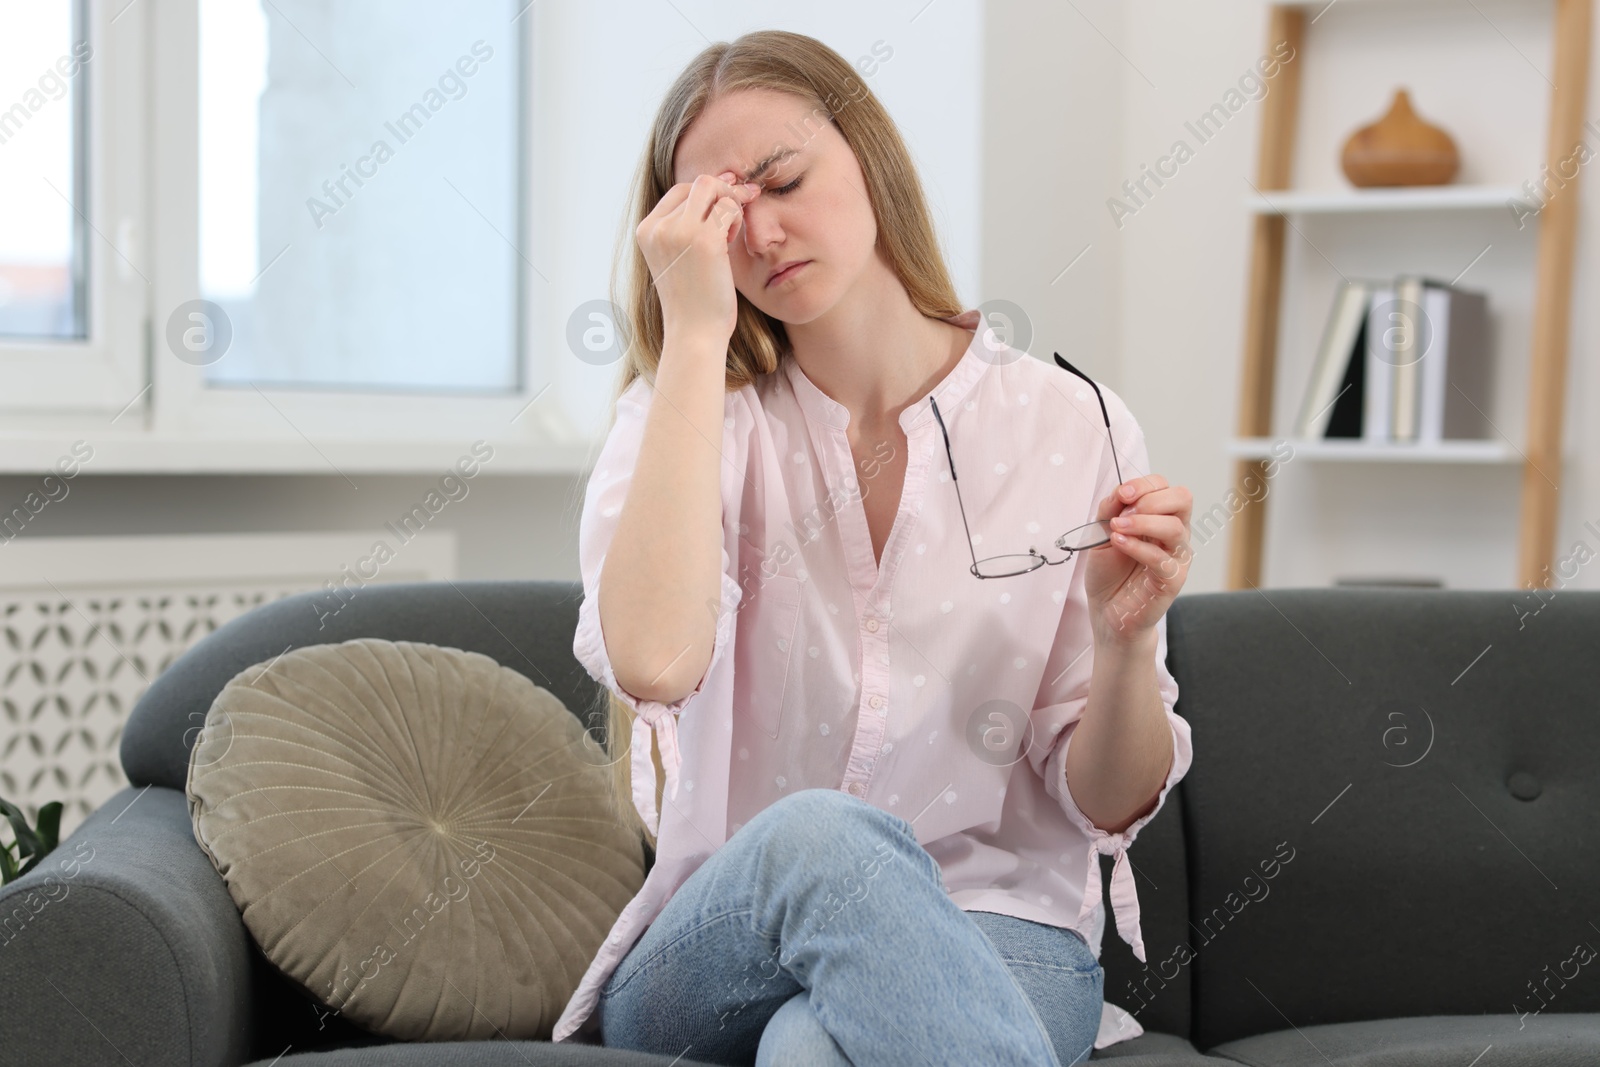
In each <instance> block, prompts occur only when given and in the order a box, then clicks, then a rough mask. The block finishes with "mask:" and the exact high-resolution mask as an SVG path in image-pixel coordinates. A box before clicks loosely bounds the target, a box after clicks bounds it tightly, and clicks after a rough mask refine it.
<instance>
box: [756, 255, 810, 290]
mask: <svg viewBox="0 0 1600 1067" xmlns="http://www.w3.org/2000/svg"><path fill="white" fill-rule="evenodd" d="M810 262H811V261H810V260H809V259H804V260H801V261H800V262H799V263H796V264H795V265H794V266H792V267H785V268H784V269H783V270H781V271H779V272H778V273H776V274H774V275H773V276H772V278H771V279H770V280H769V281H768V282H767V286H768V288H771V287H772V286H774V285H777V284H778V283H779V282H784V281H788V280H789V279H790V278H793V277H794V276H795V275H796V274H798V273H799V272H800V270H801V268H802V267H804V266H806V264H808V263H810Z"/></svg>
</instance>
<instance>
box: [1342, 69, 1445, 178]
mask: <svg viewBox="0 0 1600 1067" xmlns="http://www.w3.org/2000/svg"><path fill="white" fill-rule="evenodd" d="M1339 161H1340V164H1341V165H1342V166H1343V167H1344V173H1345V177H1347V178H1349V179H1350V182H1351V184H1353V185H1356V186H1358V187H1361V188H1368V187H1371V186H1379V185H1448V184H1449V183H1450V181H1451V180H1452V179H1453V178H1455V176H1456V171H1457V170H1459V169H1460V167H1461V157H1460V155H1459V154H1458V153H1457V152H1456V143H1455V141H1454V140H1452V139H1451V137H1450V135H1449V134H1448V133H1446V132H1445V131H1444V130H1442V129H1440V128H1439V127H1437V126H1433V125H1430V124H1429V123H1427V122H1424V121H1423V120H1422V119H1421V118H1419V117H1418V116H1417V113H1416V112H1415V111H1414V110H1412V107H1411V97H1410V96H1409V95H1407V93H1406V91H1405V90H1404V89H1396V90H1395V94H1394V102H1393V103H1392V104H1390V105H1389V113H1388V114H1387V115H1385V116H1383V118H1381V119H1379V120H1378V121H1377V122H1374V123H1373V124H1372V125H1370V126H1363V127H1362V128H1361V129H1359V130H1357V131H1356V132H1355V133H1353V134H1351V135H1350V138H1349V140H1347V141H1345V143H1344V151H1343V153H1342V154H1341V155H1340V160H1339Z"/></svg>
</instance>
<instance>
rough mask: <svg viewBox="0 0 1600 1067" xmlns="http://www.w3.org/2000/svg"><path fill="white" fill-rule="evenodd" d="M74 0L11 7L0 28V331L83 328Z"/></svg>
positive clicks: (80, 68)
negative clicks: (1, 220)
mask: <svg viewBox="0 0 1600 1067" xmlns="http://www.w3.org/2000/svg"><path fill="white" fill-rule="evenodd" d="M83 14H84V11H83V3H82V2H81V0H80V2H79V3H54V4H25V5H24V4H19V5H17V6H16V7H15V8H13V9H12V10H11V11H10V12H8V13H7V21H8V23H9V24H8V25H7V27H6V32H5V33H4V34H0V72H3V73H0V108H3V109H4V110H0V152H3V153H4V157H3V158H4V160H5V166H4V167H0V203H3V204H5V205H6V219H5V225H4V226H0V335H3V336H6V337H37V338H52V339H67V338H84V337H86V336H87V334H88V326H87V322H86V319H85V306H84V295H85V294H84V267H85V247H84V237H85V234H86V232H87V228H86V227H85V226H84V224H83V220H82V219H81V218H80V217H79V216H78V215H77V213H76V212H74V210H73V204H74V203H78V202H81V201H82V200H83V192H84V183H83V173H84V168H83V161H84V158H83V149H84V144H83V142H84V121H83V119H84V113H85V107H84V93H83V81H84V79H85V78H86V77H87V73H86V63H85V60H86V59H87V58H88V55H89V52H90V47H89V43H88V41H87V40H86V39H85V37H84V27H83Z"/></svg>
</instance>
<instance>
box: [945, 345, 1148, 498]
mask: <svg viewBox="0 0 1600 1067" xmlns="http://www.w3.org/2000/svg"><path fill="white" fill-rule="evenodd" d="M1055 357H1056V362H1057V363H1059V364H1061V365H1062V366H1063V367H1065V368H1066V369H1067V370H1069V371H1071V372H1072V373H1073V374H1076V375H1077V376H1078V377H1080V378H1082V379H1083V380H1084V381H1086V382H1088V383H1089V388H1091V389H1093V390H1094V398H1095V399H1096V400H1098V401H1100V417H1101V418H1103V419H1105V420H1106V440H1107V441H1109V442H1110V443H1111V464H1112V466H1113V467H1115V468H1116V471H1117V484H1118V485H1121V484H1122V464H1121V463H1119V462H1117V442H1116V441H1115V440H1113V439H1112V436H1111V415H1110V414H1109V413H1108V412H1107V411H1106V398H1105V397H1103V396H1101V395H1100V387H1099V386H1098V385H1096V384H1094V379H1093V378H1091V377H1089V376H1088V375H1087V374H1085V373H1083V371H1081V370H1079V369H1078V368H1077V367H1074V366H1073V365H1072V364H1070V363H1068V362H1067V361H1066V360H1065V359H1063V358H1062V356H1061V353H1060V352H1057V353H1055ZM951 477H954V475H951Z"/></svg>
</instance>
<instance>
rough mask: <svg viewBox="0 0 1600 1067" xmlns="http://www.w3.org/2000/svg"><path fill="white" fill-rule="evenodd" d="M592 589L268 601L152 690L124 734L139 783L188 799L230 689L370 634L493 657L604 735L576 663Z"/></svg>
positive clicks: (513, 588) (455, 588)
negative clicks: (190, 781)
mask: <svg viewBox="0 0 1600 1067" xmlns="http://www.w3.org/2000/svg"><path fill="white" fill-rule="evenodd" d="M582 593H583V588H582V586H581V585H580V584H579V583H578V582H575V581H548V582H511V581H484V582H395V583H390V584H372V585H368V586H365V587H363V588H362V589H360V590H358V591H357V592H356V594H355V595H354V596H353V597H351V598H350V600H349V601H348V602H347V603H346V604H345V605H344V607H343V608H342V609H340V610H339V611H338V612H336V613H333V614H329V613H328V612H327V610H326V608H325V607H324V606H323V605H324V604H325V601H326V599H327V598H326V594H324V593H322V592H315V593H301V594H297V595H295V596H288V597H284V598H283V599H281V600H275V601H273V602H271V603H268V604H263V605H262V606H261V607H258V608H256V609H255V610H253V611H250V612H248V613H246V614H244V615H241V616H239V617H238V618H236V619H233V620H232V621H230V622H228V623H227V624H226V625H224V626H221V627H219V628H218V629H217V630H216V632H215V633H212V634H210V635H208V636H207V637H206V638H205V639H204V640H203V641H200V642H199V643H197V644H196V645H195V646H194V647H192V648H190V649H189V650H188V651H187V652H186V653H184V654H183V655H182V656H180V657H179V658H178V660H177V661H176V662H175V663H173V664H172V666H170V667H168V668H167V670H166V671H164V672H162V674H161V675H160V676H159V677H158V678H156V680H155V681H154V682H152V683H151V685H150V688H149V689H147V690H146V691H145V693H144V696H142V697H141V698H140V699H139V702H138V703H137V704H135V705H134V708H133V711H132V712H131V713H130V714H129V716H128V723H127V726H126V727H125V728H124V731H123V735H122V769H123V772H124V773H125V774H127V776H128V780H129V781H130V782H132V783H133V784H134V785H141V786H142V785H148V784H155V785H161V786H166V787H168V788H170V789H176V790H178V791H180V792H181V791H182V790H183V788H184V781H185V778H186V774H187V771H188V766H189V751H190V749H191V748H193V747H194V740H195V736H196V734H197V733H198V732H199V730H200V727H201V726H203V725H204V724H205V719H206V712H207V711H208V710H210V708H211V703H212V701H213V700H215V699H216V696H217V694H218V693H219V692H221V691H222V687H223V686H224V685H226V684H227V683H228V680H229V679H230V678H232V677H233V676H234V675H236V674H238V673H239V672H240V671H242V670H244V669H245V668H246V667H248V666H250V665H251V664H254V663H262V662H265V661H268V660H271V659H273V658H274V657H276V656H278V655H279V654H281V653H282V652H284V651H285V650H287V649H288V648H291V647H292V648H304V647H306V646H308V645H319V644H336V643H338V642H340V641H348V640H351V639H353V638H358V637H378V638H383V639H384V640H388V641H418V642H426V643H429V644H436V645H445V646H448V647H450V648H459V649H463V650H465V651H468V652H481V653H483V654H484V655H485V656H488V657H490V658H491V659H493V660H495V661H496V662H498V663H500V664H502V665H503V666H506V667H510V668H511V669H512V670H515V671H518V672H520V673H522V674H524V675H526V676H527V677H528V678H530V679H531V680H532V681H533V682H534V684H535V685H539V686H543V687H544V688H545V689H548V690H549V691H550V692H551V693H553V694H555V696H556V697H558V698H559V699H560V700H561V701H562V702H563V703H564V704H566V706H567V707H568V708H569V709H570V710H571V711H572V712H573V713H574V714H576V715H578V716H579V717H580V718H582V719H584V721H585V723H586V725H588V726H590V727H591V728H592V729H593V730H594V732H595V736H596V738H599V737H602V736H604V734H603V731H604V722H605V720H604V718H603V717H601V715H600V712H601V711H602V710H603V709H604V707H605V704H604V702H603V700H604V690H603V689H602V688H601V686H600V685H599V684H598V683H596V682H595V680H594V679H593V678H591V677H589V672H588V671H586V670H584V669H583V666H582V665H581V664H579V663H578V661H577V658H576V657H575V656H573V654H572V635H573V632H574V631H575V630H576V629H577V625H578V603H579V601H580V600H581V599H582Z"/></svg>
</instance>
